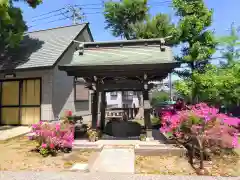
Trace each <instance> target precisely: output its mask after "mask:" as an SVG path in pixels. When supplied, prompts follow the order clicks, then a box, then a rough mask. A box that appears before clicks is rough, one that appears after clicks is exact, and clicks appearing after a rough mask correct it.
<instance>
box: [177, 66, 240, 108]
mask: <svg viewBox="0 0 240 180" xmlns="http://www.w3.org/2000/svg"><path fill="white" fill-rule="evenodd" d="M192 78H193V81H186V80H180V81H178V82H177V83H176V85H175V88H176V90H177V91H178V93H179V94H180V95H182V96H183V97H184V98H185V99H189V97H191V93H192V91H191V89H192V87H193V86H194V87H197V88H196V89H197V98H198V101H201V102H208V103H209V104H212V105H223V104H224V105H225V106H226V107H228V106H231V105H236V104H239V102H240V63H239V62H234V63H232V64H231V65H229V66H227V67H223V68H222V67H217V66H215V65H208V66H206V67H205V72H204V73H199V72H198V71H195V72H194V73H193V75H192Z"/></svg>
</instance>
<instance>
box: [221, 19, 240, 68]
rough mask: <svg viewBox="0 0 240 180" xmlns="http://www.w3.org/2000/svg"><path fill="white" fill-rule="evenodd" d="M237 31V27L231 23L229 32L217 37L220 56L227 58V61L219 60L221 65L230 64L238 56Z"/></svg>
mask: <svg viewBox="0 0 240 180" xmlns="http://www.w3.org/2000/svg"><path fill="white" fill-rule="evenodd" d="M238 33H239V29H238V28H236V27H235V26H234V24H233V23H232V25H231V28H230V34H229V35H227V36H222V37H219V38H217V40H218V47H219V49H220V52H221V54H222V57H223V58H224V59H225V60H227V62H221V64H222V65H223V66H227V65H230V64H232V63H234V61H236V60H239V58H240V53H239V52H240V37H239V35H238Z"/></svg>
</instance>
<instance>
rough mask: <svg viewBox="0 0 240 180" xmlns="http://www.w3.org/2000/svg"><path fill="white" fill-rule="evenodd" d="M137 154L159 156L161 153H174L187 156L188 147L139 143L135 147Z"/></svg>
mask: <svg viewBox="0 0 240 180" xmlns="http://www.w3.org/2000/svg"><path fill="white" fill-rule="evenodd" d="M134 152H135V155H140V156H159V155H174V156H185V155H186V153H187V150H186V148H179V147H174V146H169V145H165V146H159V145H158V146H154V145H150V146H149V147H147V146H146V145H145V146H142V147H141V145H138V146H135V149H134Z"/></svg>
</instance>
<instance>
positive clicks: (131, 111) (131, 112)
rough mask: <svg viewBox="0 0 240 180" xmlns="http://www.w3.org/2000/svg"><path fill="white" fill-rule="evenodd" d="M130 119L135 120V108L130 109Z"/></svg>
mask: <svg viewBox="0 0 240 180" xmlns="http://www.w3.org/2000/svg"><path fill="white" fill-rule="evenodd" d="M130 116H131V117H130V119H133V108H131V109H130Z"/></svg>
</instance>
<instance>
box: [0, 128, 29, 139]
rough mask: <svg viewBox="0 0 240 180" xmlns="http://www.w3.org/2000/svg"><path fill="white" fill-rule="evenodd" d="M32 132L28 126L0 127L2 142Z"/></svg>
mask: <svg viewBox="0 0 240 180" xmlns="http://www.w3.org/2000/svg"><path fill="white" fill-rule="evenodd" d="M30 131H31V128H30V127H28V126H15V127H14V126H0V141H6V140H8V139H11V138H15V137H17V136H21V135H24V134H27V133H29V132H30Z"/></svg>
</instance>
